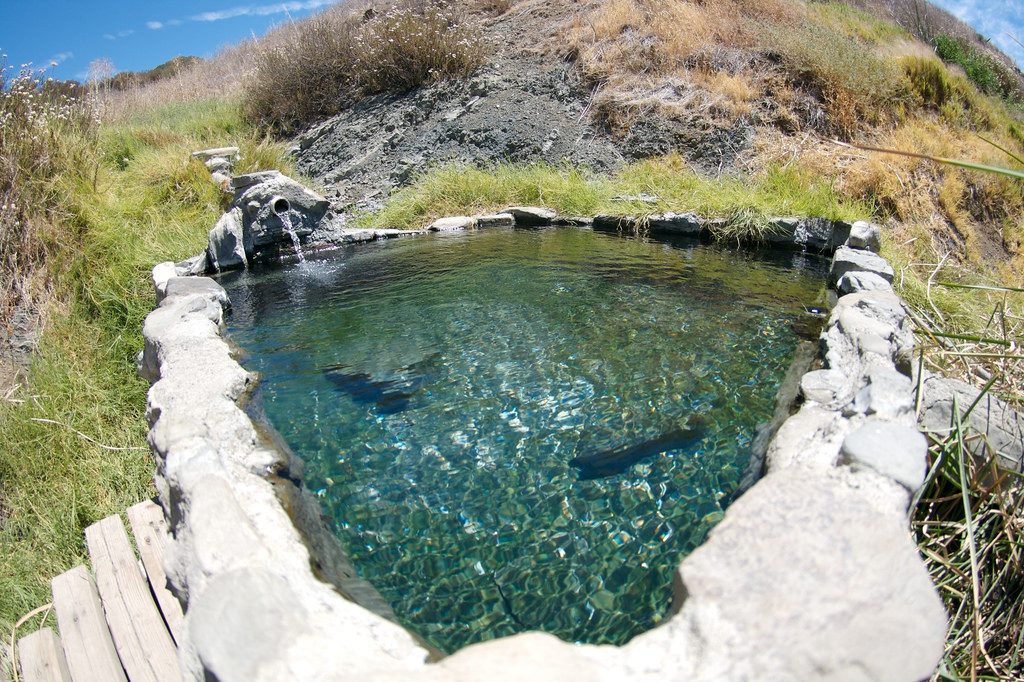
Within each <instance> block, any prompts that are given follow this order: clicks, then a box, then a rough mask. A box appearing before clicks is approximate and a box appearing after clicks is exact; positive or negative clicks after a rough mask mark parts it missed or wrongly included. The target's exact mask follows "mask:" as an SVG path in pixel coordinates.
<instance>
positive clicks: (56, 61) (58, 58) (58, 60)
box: [48, 52, 75, 66]
mask: <svg viewBox="0 0 1024 682" xmlns="http://www.w3.org/2000/svg"><path fill="white" fill-rule="evenodd" d="M74 56H75V53H74V52H58V53H57V54H55V55H53V56H52V57H50V59H49V60H48V61H49V64H50V66H60V65H61V64H63V63H64V62H66V61H67V60H69V59H71V58H72V57H74Z"/></svg>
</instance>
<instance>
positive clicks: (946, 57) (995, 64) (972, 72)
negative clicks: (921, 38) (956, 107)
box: [934, 34, 1022, 101]
mask: <svg viewBox="0 0 1024 682" xmlns="http://www.w3.org/2000/svg"><path fill="white" fill-rule="evenodd" d="M934 44H935V53H936V54H938V55H939V57H940V58H941V59H942V61H944V62H947V63H950V64H956V65H958V66H960V67H961V68H962V69H963V70H964V72H965V73H966V74H967V77H968V78H969V79H970V80H971V82H972V83H974V85H975V86H976V87H977V88H978V90H980V91H981V92H983V93H985V94H986V95H998V96H999V97H1002V98H1003V99H1006V100H1009V101H1013V100H1017V101H1019V100H1020V99H1021V95H1022V93H1021V91H1020V86H1019V85H1018V82H1017V79H1016V78H1015V77H1014V75H1013V74H1012V73H1011V72H1010V70H1009V69H1007V68H1006V66H1005V65H1003V64H1002V63H1000V62H999V61H997V60H996V59H995V58H994V57H992V56H991V55H988V54H985V53H984V52H981V51H980V50H978V49H977V48H976V47H974V46H973V45H970V44H969V43H967V42H966V41H964V40H962V39H960V38H956V37H953V36H950V35H945V34H941V35H938V36H936V37H935V40H934Z"/></svg>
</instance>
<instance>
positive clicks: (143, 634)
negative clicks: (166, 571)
mask: <svg viewBox="0 0 1024 682" xmlns="http://www.w3.org/2000/svg"><path fill="white" fill-rule="evenodd" d="M85 542H86V544H87V545H88V546H89V556H90V557H91V558H92V567H93V571H95V573H96V586H97V587H98V588H99V593H100V598H101V599H102V600H103V610H104V612H105V613H106V616H107V624H108V625H109V626H110V635H111V637H112V638H113V640H114V646H115V647H116V648H117V654H118V656H120V657H121V664H122V665H123V666H124V670H125V672H126V673H128V679H130V680H131V681H132V682H163V681H166V682H172V681H173V682H179V681H180V680H181V672H180V671H179V668H178V654H177V651H176V650H175V648H174V643H173V642H172V641H171V634H170V632H168V630H167V626H166V625H165V624H164V619H163V617H161V615H160V612H159V611H158V610H157V608H156V603H155V602H154V601H153V597H152V595H151V594H150V592H149V585H147V584H146V580H145V578H143V576H142V572H141V571H140V570H139V566H138V564H137V563H136V560H135V552H133V551H132V546H131V544H130V543H129V542H128V534H127V533H126V532H125V530H124V524H122V523H121V517H120V516H108V517H107V518H105V519H103V520H102V521H98V522H96V523H94V524H93V525H91V526H89V527H88V528H86V529H85Z"/></svg>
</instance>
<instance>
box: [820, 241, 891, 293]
mask: <svg viewBox="0 0 1024 682" xmlns="http://www.w3.org/2000/svg"><path fill="white" fill-rule="evenodd" d="M848 272H870V273H872V274H875V275H878V276H879V277H881V278H882V279H884V280H885V281H886V282H890V283H891V282H892V278H893V271H892V266H891V265H889V262H888V261H886V260H885V259H884V258H882V257H881V256H879V255H878V254H875V253H871V252H870V251H861V250H858V249H851V248H850V247H848V246H840V247H839V248H838V249H836V253H835V256H833V258H832V270H831V272H830V273H829V282H830V283H832V284H835V283H837V282H838V281H839V280H840V278H842V276H843V275H845V274H846V273H848Z"/></svg>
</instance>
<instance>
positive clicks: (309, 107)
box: [243, 3, 484, 132]
mask: <svg viewBox="0 0 1024 682" xmlns="http://www.w3.org/2000/svg"><path fill="white" fill-rule="evenodd" d="M290 30H291V31H292V32H293V34H294V35H292V36H290V37H289V39H286V40H283V41H280V42H279V43H278V44H277V45H276V46H274V47H271V48H268V49H266V50H264V51H263V52H262V53H260V54H259V55H258V57H257V60H256V68H255V71H254V73H253V74H252V75H251V76H250V77H249V78H248V80H247V83H246V86H245V89H244V96H243V108H244V112H245V114H246V117H247V118H248V119H249V120H251V121H255V122H257V123H261V124H265V125H270V126H273V127H275V128H277V129H278V130H280V131H283V132H292V131H294V130H296V129H298V128H300V127H301V126H303V125H305V124H308V123H310V122H312V121H315V120H316V119H318V118H323V117H326V116H331V115H333V114H336V113H338V112H340V111H342V110H344V109H345V108H346V107H348V106H351V105H352V104H353V103H355V102H356V101H358V100H359V99H360V98H362V97H365V96H366V95H372V94H378V93H385V92H404V91H407V90H411V89H412V88H415V87H417V86H419V85H423V84H425V83H430V82H432V81H436V80H439V79H442V78H448V77H459V76H465V75H468V74H469V73H471V72H472V71H473V70H474V69H476V68H477V67H478V66H480V65H481V64H482V63H483V61H484V50H483V44H482V42H481V41H480V40H479V39H478V38H477V37H476V36H475V35H474V34H473V32H472V30H471V28H470V27H469V26H467V25H464V24H462V23H460V22H459V21H458V19H457V17H456V16H455V14H454V13H453V12H451V11H450V10H447V9H445V8H443V7H442V6H440V5H436V4H431V3H427V4H425V5H420V6H393V7H391V8H390V9H388V10H386V11H384V12H382V13H379V14H378V13H375V12H374V11H373V10H367V11H366V13H364V14H363V15H362V16H361V17H359V16H356V15H351V14H341V13H328V14H324V15H320V16H318V17H315V18H313V19H310V20H308V21H306V22H303V23H301V24H296V25H295V26H294V27H291V29H290Z"/></svg>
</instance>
